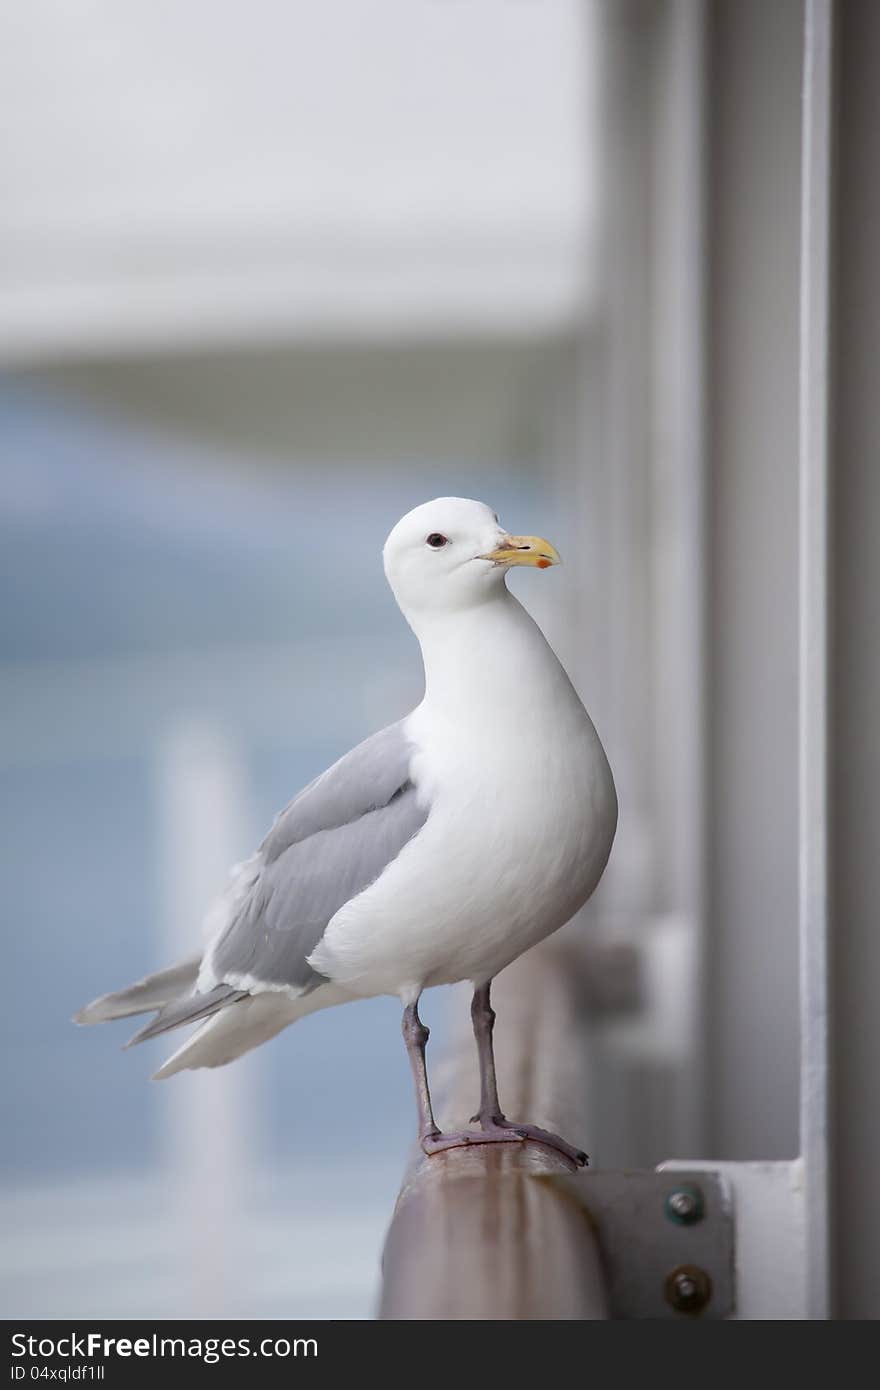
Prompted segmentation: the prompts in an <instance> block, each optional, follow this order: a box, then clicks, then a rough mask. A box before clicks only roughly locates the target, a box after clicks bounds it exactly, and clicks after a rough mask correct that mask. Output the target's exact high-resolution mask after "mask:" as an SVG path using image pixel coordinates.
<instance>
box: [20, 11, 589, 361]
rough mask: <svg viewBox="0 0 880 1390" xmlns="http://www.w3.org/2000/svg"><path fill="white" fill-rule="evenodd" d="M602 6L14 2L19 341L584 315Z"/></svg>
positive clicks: (322, 330) (131, 340)
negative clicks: (596, 33) (593, 66)
mask: <svg viewBox="0 0 880 1390" xmlns="http://www.w3.org/2000/svg"><path fill="white" fill-rule="evenodd" d="M592 15H593V9H592V6H591V5H589V4H588V5H582V4H581V3H579V0H556V2H555V3H553V4H551V5H530V4H510V3H508V0H478V3H470V4H468V5H466V6H465V5H459V4H455V3H450V4H439V3H437V0H383V3H382V4H380V5H363V4H361V3H359V0H324V3H322V4H320V5H305V4H293V5H291V4H289V3H286V0H253V3H248V4H244V3H242V2H241V0H191V3H188V4H186V5H175V4H172V3H169V0H160V3H155V2H154V0H121V3H120V0H90V3H70V4H66V5H58V4H55V3H52V0H34V3H32V4H29V5H27V6H17V7H12V8H9V9H7V10H6V12H5V14H4V16H3V18H2V20H0V82H2V88H3V93H4V110H5V112H6V118H5V121H4V130H3V134H2V137H0V178H2V184H3V190H4V209H3V216H2V220H0V354H2V356H3V357H5V358H7V359H10V358H11V359H24V360H32V359H33V358H35V357H40V356H42V357H45V356H46V355H55V354H65V355H69V354H73V353H79V352H93V351H105V352H106V351H114V352H117V351H121V350H125V349H137V348H142V347H145V346H147V347H149V346H155V347H161V346H167V345H168V344H169V343H171V344H175V345H198V344H199V343H201V342H206V341H207V342H211V343H213V344H216V343H217V342H218V340H219V341H223V340H227V341H230V342H235V343H238V344H241V343H242V342H243V341H246V340H248V339H253V340H258V341H263V342H265V341H267V340H273V339H277V340H280V341H298V340H303V339H305V340H310V339H318V340H321V339H326V338H334V337H335V338H338V337H343V338H352V337H354V338H358V337H369V338H371V339H375V338H376V337H377V336H381V335H382V334H388V335H397V336H400V335H404V336H410V335H413V334H415V335H419V336H424V335H431V334H437V333H449V332H455V333H461V332H467V331H479V332H480V333H486V332H487V331H490V332H491V331H500V332H516V333H528V334H533V333H535V332H542V331H548V330H555V329H558V328H559V326H560V325H562V324H566V323H568V322H570V321H572V320H573V318H574V317H575V315H576V313H577V311H578V310H579V308H580V307H581V306H582V304H583V301H584V298H585V296H586V295H587V294H588V292H589V288H590V286H589V280H590V273H589V265H590V256H589V255H587V256H586V257H585V254H584V248H585V247H588V248H589V247H590V246H591V242H592V227H593V222H594V216H593V202H594V180H593V176H592V169H593V166H594V163H595V159H594V151H593V148H592V144H593V134H594V130H593V126H594V121H593V120H592V117H591V108H590V102H589V100H588V94H589V93H590V92H591V91H593V90H594V88H595V83H594V82H592V81H591V71H590V63H591V61H592V55H593V51H594V46H593V44H592V41H591V32H592V22H591V21H592ZM585 53H586V54H587V55H588V58H589V59H590V61H588V62H585V61H584V59H585Z"/></svg>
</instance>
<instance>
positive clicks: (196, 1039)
mask: <svg viewBox="0 0 880 1390" xmlns="http://www.w3.org/2000/svg"><path fill="white" fill-rule="evenodd" d="M351 999H352V996H351V995H350V994H347V993H346V992H345V990H342V989H339V988H338V987H337V986H336V985H321V986H320V987H319V988H318V989H316V990H313V991H312V993H311V994H305V995H300V997H299V998H298V999H291V998H290V997H289V995H286V994H282V993H277V992H275V991H270V992H267V993H266V994H251V995H249V996H248V997H247V998H246V999H243V1000H242V1001H241V1003H240V1004H238V1005H237V1006H236V1007H235V1008H234V1009H224V1008H221V1009H220V1010H219V1012H217V1013H215V1014H213V1015H212V1016H211V1017H210V1018H208V1019H206V1021H205V1022H204V1023H203V1024H202V1025H201V1027H200V1028H197V1029H196V1031H195V1033H193V1034H192V1036H191V1037H189V1038H187V1039H186V1041H185V1042H184V1043H182V1044H181V1046H180V1047H179V1048H178V1049H177V1051H176V1052H174V1053H172V1055H171V1056H170V1057H169V1058H168V1059H167V1061H165V1062H164V1063H163V1064H162V1066H161V1067H160V1068H159V1070H158V1071H157V1072H156V1073H155V1075H154V1077H153V1080H154V1081H164V1080H165V1079H166V1078H167V1077H169V1076H176V1075H177V1073H178V1072H181V1071H190V1070H193V1071H194V1070H197V1069H198V1068H200V1067H224V1066H226V1064H227V1063H228V1062H233V1061H234V1060H235V1059H236V1057H241V1056H243V1055H244V1053H245V1052H250V1051H251V1049H252V1048H254V1047H259V1046H260V1044H261V1043H264V1042H268V1040H269V1039H270V1038H274V1037H275V1035H276V1033H280V1032H281V1030H282V1029H283V1028H287V1027H288V1025H289V1024H291V1023H295V1022H296V1020H297V1019H299V1018H304V1017H305V1015H306V1014H313V1013H317V1011H318V1010H319V1009H329V1008H333V1007H334V1006H335V1005H337V1004H345V1003H348V1002H350V1001H351Z"/></svg>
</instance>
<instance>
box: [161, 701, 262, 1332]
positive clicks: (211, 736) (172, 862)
mask: <svg viewBox="0 0 880 1390" xmlns="http://www.w3.org/2000/svg"><path fill="white" fill-rule="evenodd" d="M157 772H158V776H157V783H158V800H159V807H158V824H159V827H160V846H159V866H160V879H161V885H162V933H161V935H162V958H163V960H166V959H167V960H168V961H172V960H177V959H182V958H183V957H185V956H187V955H191V954H192V953H193V951H194V950H197V949H198V947H199V944H200V942H201V924H202V921H203V919H204V916H205V913H206V911H207V909H208V907H209V906H210V904H211V902H212V900H213V898H214V897H216V895H217V894H218V893H219V892H220V891H221V890H222V888H223V887H224V885H225V884H226V882H227V879H228V874H229V869H230V867H231V865H232V864H233V863H234V862H235V861H236V859H241V858H243V857H244V855H245V853H246V851H247V848H248V839H247V834H246V829H247V827H246V824H245V822H246V819H247V817H246V815H245V811H244V808H245V805H246V801H247V777H246V773H245V770H244V767H243V764H242V759H241V757H240V754H239V752H238V750H237V748H236V747H235V744H234V741H233V740H232V739H231V738H230V737H229V736H228V734H226V733H225V731H223V730H221V729H220V728H218V727H216V726H214V725H212V724H209V723H207V722H205V721H204V720H199V719H193V720H181V721H180V722H179V723H176V724H173V725H172V726H171V727H169V728H168V730H167V731H166V733H165V735H164V737H163V738H162V740H161V743H160V746H159V749H158V753H157ZM184 1036H185V1034H184V1032H183V1031H181V1032H179V1033H174V1034H171V1035H169V1037H168V1038H167V1040H166V1041H167V1043H168V1053H169V1054H170V1053H171V1052H172V1051H173V1050H174V1049H175V1048H176V1047H178V1046H180V1044H181V1042H182V1041H183V1039H184ZM162 1085H163V1092H164V1098H165V1103H166V1105H167V1166H168V1172H169V1179H170V1182H171V1184H172V1187H173V1190H174V1194H175V1199H176V1204H177V1209H178V1213H179V1231H180V1236H181V1266H182V1268H183V1270H184V1271H185V1272H184V1276H183V1281H182V1285H183V1286H182V1289H181V1297H182V1298H183V1299H184V1300H185V1307H183V1308H181V1310H180V1314H179V1315H180V1316H186V1317H193V1318H199V1317H211V1318H217V1317H220V1316H222V1315H223V1314H224V1313H228V1312H230V1311H232V1310H231V1308H230V1299H231V1296H232V1295H231V1290H230V1288H229V1286H228V1284H227V1280H226V1271H227V1269H230V1268H233V1269H234V1268H235V1265H236V1256H235V1241H236V1232H237V1231H239V1230H240V1229H241V1227H242V1221H243V1216H242V1210H241V1208H242V1199H243V1187H244V1177H245V1168H246V1165H247V1161H248V1148H249V1146H250V1145H251V1143H252V1139H253V1134H254V1127H255V1125H254V1121H255V1106H254V1102H253V1095H252V1087H251V1086H248V1085H247V1084H246V1080H245V1074H244V1070H243V1067H242V1065H241V1064H239V1065H238V1066H235V1067H224V1068H222V1069H221V1070H218V1071H198V1072H186V1073H183V1074H181V1075H180V1076H176V1077H174V1079H173V1080H172V1081H170V1082H165V1083H162Z"/></svg>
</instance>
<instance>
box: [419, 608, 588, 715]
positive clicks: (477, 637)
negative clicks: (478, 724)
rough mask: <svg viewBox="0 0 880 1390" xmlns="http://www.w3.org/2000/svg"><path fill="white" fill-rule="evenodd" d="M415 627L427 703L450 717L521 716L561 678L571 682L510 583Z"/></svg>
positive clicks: (556, 688)
mask: <svg viewBox="0 0 880 1390" xmlns="http://www.w3.org/2000/svg"><path fill="white" fill-rule="evenodd" d="M414 630H415V632H416V636H417V637H418V639H419V642H420V645H421V648H422V659H423V661H424V666H425V701H424V703H425V706H426V707H427V708H429V709H430V710H431V711H432V712H434V713H436V714H439V715H442V716H443V717H445V718H448V719H453V720H456V721H457V720H459V719H461V718H465V719H467V720H468V721H469V722H470V723H473V721H474V719H475V718H478V717H479V715H480V712H481V711H482V713H483V715H484V716H485V718H486V720H488V721H492V722H497V721H498V720H499V719H504V720H505V721H506V720H507V719H513V720H514V721H521V720H522V719H523V718H528V717H529V716H530V715H531V714H532V713H534V711H535V710H536V708H537V707H538V706H539V704H540V703H541V702H542V701H543V700H544V699H545V698H547V697H548V696H551V695H552V694H553V693H554V692H558V691H559V688H560V686H561V685H564V686H566V687H568V689H569V690H571V686H570V683H569V680H568V677H567V676H566V674H565V672H564V670H563V669H562V667H561V666H560V664H559V662H558V660H557V658H556V656H555V654H554V652H553V651H552V649H551V647H550V646H549V644H548V642H547V640H546V638H545V637H544V634H543V633H542V632H541V629H540V628H539V627H538V625H537V624H536V623H535V621H534V620H533V619H532V618H531V617H530V616H529V614H528V613H527V612H526V610H525V609H524V608H523V606H522V604H520V603H519V602H518V601H517V600H516V599H515V598H514V597H513V595H512V594H511V593H510V592H509V590H508V589H507V588H506V587H503V586H502V587H501V588H500V589H499V591H498V593H497V594H495V595H492V596H491V597H490V598H487V599H486V601H485V602H483V603H481V604H478V605H475V606H474V607H472V608H468V609H464V610H462V609H459V610H457V611H456V612H454V613H437V612H433V613H431V614H430V615H429V617H427V618H426V619H425V620H424V621H423V622H421V623H419V624H418V626H415V625H414ZM572 694H573V691H572ZM575 698H576V697H575Z"/></svg>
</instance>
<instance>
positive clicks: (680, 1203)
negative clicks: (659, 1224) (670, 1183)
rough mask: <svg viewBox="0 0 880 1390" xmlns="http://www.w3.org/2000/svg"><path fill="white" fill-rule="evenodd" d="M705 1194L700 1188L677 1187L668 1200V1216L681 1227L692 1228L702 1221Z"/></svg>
mask: <svg viewBox="0 0 880 1390" xmlns="http://www.w3.org/2000/svg"><path fill="white" fill-rule="evenodd" d="M703 1212H704V1206H703V1194H702V1192H701V1191H700V1189H699V1188H698V1187H691V1186H686V1187H685V1186H683V1187H677V1188H676V1189H675V1191H674V1192H670V1194H669V1196H668V1197H667V1198H666V1215H667V1216H668V1217H669V1220H670V1221H676V1222H678V1224H679V1225H681V1226H691V1225H693V1223H694V1222H695V1221H699V1220H701V1219H702V1216H703Z"/></svg>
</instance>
